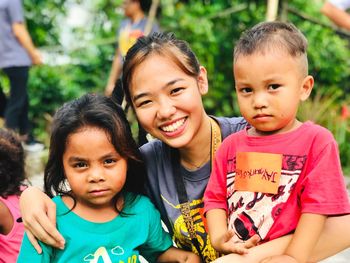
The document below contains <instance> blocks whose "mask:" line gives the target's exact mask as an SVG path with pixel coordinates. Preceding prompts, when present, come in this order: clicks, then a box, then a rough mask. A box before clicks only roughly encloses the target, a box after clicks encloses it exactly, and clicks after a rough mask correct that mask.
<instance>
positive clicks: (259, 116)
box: [253, 114, 272, 121]
mask: <svg viewBox="0 0 350 263" xmlns="http://www.w3.org/2000/svg"><path fill="white" fill-rule="evenodd" d="M271 117H272V115H270V114H257V115H255V116H254V117H253V119H254V120H260V121H263V120H267V119H269V118H271Z"/></svg>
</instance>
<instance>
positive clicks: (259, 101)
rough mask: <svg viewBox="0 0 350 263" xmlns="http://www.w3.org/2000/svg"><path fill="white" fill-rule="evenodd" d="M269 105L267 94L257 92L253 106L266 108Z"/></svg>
mask: <svg viewBox="0 0 350 263" xmlns="http://www.w3.org/2000/svg"><path fill="white" fill-rule="evenodd" d="M267 105H268V99H267V97H266V96H265V94H262V93H260V94H259V93H257V94H255V95H254V99H253V106H254V108H255V109H261V108H266V107H267Z"/></svg>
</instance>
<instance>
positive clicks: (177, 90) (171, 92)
mask: <svg viewBox="0 0 350 263" xmlns="http://www.w3.org/2000/svg"><path fill="white" fill-rule="evenodd" d="M182 90H184V88H174V89H172V90H171V91H170V94H174V95H175V94H177V93H179V92H181V91H182Z"/></svg>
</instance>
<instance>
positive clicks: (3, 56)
mask: <svg viewBox="0 0 350 263" xmlns="http://www.w3.org/2000/svg"><path fill="white" fill-rule="evenodd" d="M41 63H42V57H41V55H40V53H39V51H38V50H37V49H36V47H35V46H34V44H33V41H32V39H31V37H30V35H29V32H28V31H27V29H26V26H25V21H24V15H23V6H22V1H21V0H0V69H2V71H3V72H4V73H5V75H6V76H7V77H8V78H9V81H10V96H9V98H8V101H7V103H6V109H5V115H4V117H5V126H6V127H7V128H9V129H11V130H14V131H16V132H18V133H19V134H20V138H21V141H22V142H23V147H24V149H25V150H27V151H39V150H42V149H43V145H42V144H40V143H38V142H37V141H35V140H34V138H33V136H32V134H31V132H30V121H29V118H28V110H29V98H28V91H27V83H28V76H29V68H30V66H31V65H39V64H41Z"/></svg>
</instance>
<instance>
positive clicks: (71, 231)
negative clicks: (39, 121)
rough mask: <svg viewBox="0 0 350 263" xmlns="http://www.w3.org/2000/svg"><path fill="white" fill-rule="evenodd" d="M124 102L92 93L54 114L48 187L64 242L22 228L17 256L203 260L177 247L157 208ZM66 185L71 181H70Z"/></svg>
mask: <svg viewBox="0 0 350 263" xmlns="http://www.w3.org/2000/svg"><path fill="white" fill-rule="evenodd" d="M140 160H141V158H140V153H139V151H138V149H137V146H136V143H135V142H134V140H133V139H132V135H131V130H130V127H129V125H128V121H127V119H126V117H125V115H124V112H123V110H122V109H121V108H120V107H119V106H118V105H116V104H115V103H114V102H113V101H112V100H111V99H110V98H107V97H103V96H98V95H93V94H87V95H84V96H83V97H81V98H79V99H77V100H74V101H72V102H69V103H67V104H65V105H63V106H62V107H61V108H60V109H59V110H58V112H57V113H56V114H55V117H54V121H53V126H52V133H51V141H50V152H49V159H48V163H47V165H46V168H45V173H44V182H45V184H44V188H45V191H46V193H47V194H49V195H50V196H51V197H52V196H54V195H56V194H57V196H56V197H54V198H53V200H54V202H55V203H56V208H57V212H56V214H57V218H56V221H57V222H56V223H57V228H58V229H59V231H60V232H61V233H62V234H63V236H64V238H65V240H66V245H65V248H64V249H63V250H60V249H55V248H53V247H50V246H48V245H46V244H44V243H41V246H42V248H43V252H42V253H41V254H38V253H37V252H36V251H35V249H34V247H32V245H31V244H30V242H29V239H28V237H27V235H25V236H24V239H23V243H22V247H21V251H20V254H19V257H18V261H17V262H69V263H72V262H100V261H101V262H119V263H122V262H128V263H133V262H139V254H140V255H142V256H143V257H145V258H146V259H147V260H148V261H149V262H200V261H199V257H198V256H196V255H195V254H193V253H191V252H186V251H182V250H179V249H177V248H174V247H172V241H171V237H170V235H169V234H168V233H166V232H165V231H164V230H163V229H162V226H161V221H160V215H159V213H158V211H157V210H156V209H155V207H154V206H153V204H152V203H151V202H150V201H149V199H148V198H146V197H145V196H142V195H140V194H141V193H142V189H143V186H144V185H143V182H144V181H143V177H144V173H145V171H144V169H143V165H142V162H141V161H140ZM67 184H68V185H69V187H68V186H67Z"/></svg>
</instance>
